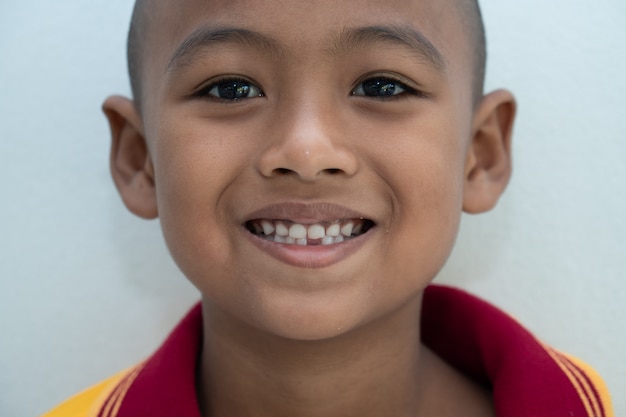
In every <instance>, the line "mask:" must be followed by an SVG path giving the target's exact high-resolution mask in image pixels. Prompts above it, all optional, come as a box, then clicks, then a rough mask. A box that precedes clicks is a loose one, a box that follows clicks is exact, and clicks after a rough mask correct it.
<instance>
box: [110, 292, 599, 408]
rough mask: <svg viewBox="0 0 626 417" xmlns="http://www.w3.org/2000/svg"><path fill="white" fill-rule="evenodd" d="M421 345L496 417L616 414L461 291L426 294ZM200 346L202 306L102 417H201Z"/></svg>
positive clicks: (577, 371) (499, 315)
mask: <svg viewBox="0 0 626 417" xmlns="http://www.w3.org/2000/svg"><path fill="white" fill-rule="evenodd" d="M422 340H423V341H424V343H425V344H426V345H428V346H429V347H430V348H431V349H432V350H433V351H434V352H436V353H437V354H438V355H439V356H441V357H442V358H443V359H445V360H446V361H447V362H449V363H450V364H451V365H453V366H454V367H455V368H457V369H459V370H461V371H463V372H465V373H466V374H468V375H469V376H470V377H472V378H474V379H475V380H477V381H479V382H481V383H483V384H485V385H486V386H490V387H492V390H493V398H494V404H495V408H496V414H497V415H498V416H506V417H529V416H550V417H560V416H563V417H583V416H584V417H604V416H608V415H610V414H611V413H610V411H607V410H608V409H609V408H610V406H608V405H607V404H608V403H603V400H602V398H601V396H600V393H599V390H598V389H597V388H596V385H595V384H594V383H595V382H597V381H596V380H595V379H594V378H593V377H592V376H590V375H589V374H588V373H586V372H585V370H584V369H582V368H581V367H580V366H579V364H578V363H577V362H576V363H575V362H573V360H572V359H570V358H568V357H566V356H564V355H563V354H561V353H559V352H557V351H555V350H553V349H551V348H549V347H547V346H545V345H544V344H542V343H541V342H539V341H538V340H537V339H535V337H534V336H533V335H532V334H530V333H529V332H528V331H527V330H526V329H524V328H523V327H522V326H520V325H519V324H518V323H517V322H516V321H515V320H514V319H512V318H511V317H510V316H508V315H507V314H505V313H503V312H502V311H500V310H498V309H496V308H495V307H493V306H492V305H490V304H488V303H486V302H484V301H482V300H480V299H478V298H476V297H474V296H472V295H470V294H468V293H465V292H463V291H460V290H456V289H452V288H448V287H441V286H430V287H429V288H428V289H426V292H425V295H424V301H423V312H422ZM201 344H202V313H201V307H200V305H197V306H195V307H194V308H193V309H192V310H191V311H190V312H189V314H188V315H187V316H186V317H185V318H184V319H183V320H182V322H181V323H180V324H179V325H178V326H177V327H176V329H175V330H174V331H173V332H172V334H171V335H170V336H169V337H168V339H167V340H166V341H165V343H164V344H163V345H162V346H161V347H160V348H159V350H158V351H157V352H156V353H155V354H154V355H152V356H151V357H150V358H149V359H148V360H147V361H146V362H144V363H143V364H142V365H140V366H139V367H138V368H137V369H136V371H135V372H131V373H129V374H128V376H127V377H126V378H124V379H123V380H122V381H121V382H120V384H119V385H118V387H117V389H116V390H114V391H113V393H112V395H111V397H110V398H109V400H108V401H107V402H105V405H104V407H103V408H102V410H101V411H100V413H99V414H98V417H174V416H176V417H181V416H184V417H200V412H199V408H198V402H197V398H196V389H195V372H196V363H197V359H198V355H199V353H200V347H201ZM113 403H115V406H112V404H113Z"/></svg>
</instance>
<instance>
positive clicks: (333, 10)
mask: <svg viewBox="0 0 626 417" xmlns="http://www.w3.org/2000/svg"><path fill="white" fill-rule="evenodd" d="M145 3H146V6H145V7H147V8H148V9H147V10H146V13H147V14H148V16H149V19H148V22H150V23H149V25H148V27H145V28H144V30H147V31H149V36H146V37H145V39H147V40H148V42H147V45H144V52H145V53H146V56H145V58H146V59H147V60H148V61H150V62H151V63H153V64H156V62H155V60H156V61H158V62H160V63H161V65H163V63H165V62H168V60H171V59H172V58H173V57H174V55H175V54H176V53H180V49H181V46H182V45H183V44H184V43H185V42H186V41H187V42H188V43H189V37H190V36H191V35H193V34H194V32H198V31H201V30H202V28H206V27H212V28H242V29H247V30H249V31H254V32H255V33H260V34H264V35H265V36H264V37H265V38H267V39H271V40H273V41H277V42H275V43H277V44H278V46H279V47H280V48H282V49H291V50H292V51H298V52H303V51H305V50H309V51H310V50H311V49H310V48H311V47H312V46H319V47H320V49H323V48H325V49H326V51H328V44H329V43H331V42H332V41H335V46H337V42H336V41H337V39H336V38H337V37H338V36H339V34H340V33H341V32H345V30H346V29H354V28H358V27H373V26H384V27H395V28H402V29H404V30H402V31H401V32H403V33H402V34H401V35H408V36H401V37H403V38H404V39H405V40H411V38H412V40H417V41H418V42H417V43H419V44H421V46H424V47H425V48H426V49H431V51H430V52H429V51H428V50H425V51H424V52H426V53H430V54H431V58H435V60H437V59H439V60H440V61H445V57H447V56H450V55H453V54H454V49H455V48H454V46H455V44H456V45H458V43H459V41H461V40H462V39H463V38H467V37H464V36H462V35H463V33H462V32H463V31H462V29H461V26H462V25H461V24H460V19H459V18H458V15H457V13H458V8H457V7H453V4H454V1H453V0H386V1H372V0H352V1H350V2H337V1H334V0H311V1H307V2H302V1H299V0H264V1H262V2H261V1H258V0H211V1H206V0H204V1H203V0H177V1H172V0H153V1H147V2H145ZM324 43H326V45H324ZM409 43H411V42H409ZM265 44H266V45H269V43H267V42H266V43H265ZM413 45H415V43H414V42H413ZM409 46H410V45H409ZM418 46H419V45H418ZM322 47H323V48H322ZM273 49H278V48H273ZM177 50H178V52H176V51H177ZM433 52H434V53H433ZM439 52H441V53H440V55H441V56H437V55H438V53H439Z"/></svg>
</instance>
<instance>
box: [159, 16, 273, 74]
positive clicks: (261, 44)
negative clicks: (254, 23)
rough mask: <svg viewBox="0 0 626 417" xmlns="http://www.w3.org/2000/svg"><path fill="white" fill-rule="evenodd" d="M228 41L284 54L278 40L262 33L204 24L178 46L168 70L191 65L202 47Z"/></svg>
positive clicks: (270, 52)
mask: <svg viewBox="0 0 626 417" xmlns="http://www.w3.org/2000/svg"><path fill="white" fill-rule="evenodd" d="M228 43H234V44H240V45H246V46H251V47H253V48H258V49H261V50H264V51H265V52H267V53H269V54H270V55H272V56H281V55H282V48H281V47H280V45H279V44H278V42H276V41H274V40H273V39H271V38H269V37H267V36H265V35H263V34H261V33H258V32H254V31H252V30H248V29H242V28H231V27H212V26H204V27H201V28H200V29H198V30H196V31H194V32H193V33H192V34H191V35H189V36H188V37H187V38H186V39H185V40H184V41H183V42H182V43H181V44H180V46H179V47H178V48H176V51H175V52H174V54H173V55H172V58H171V59H170V61H169V63H168V65H167V69H166V72H171V71H174V70H175V69H177V68H179V67H184V66H186V65H189V64H190V63H192V62H193V59H194V57H196V56H197V55H198V52H199V51H200V50H202V49H206V48H210V47H211V46H217V45H220V44H228Z"/></svg>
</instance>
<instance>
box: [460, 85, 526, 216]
mask: <svg viewBox="0 0 626 417" xmlns="http://www.w3.org/2000/svg"><path fill="white" fill-rule="evenodd" d="M515 112H516V104H515V98H514V97H513V95H512V94H511V93H510V92H508V91H506V90H498V91H494V92H493V93H490V94H488V95H486V96H485V97H483V100H482V102H481V103H480V106H479V107H478V109H477V111H476V112H475V114H474V123H473V129H472V132H473V135H472V140H471V143H470V145H469V148H468V155H467V161H466V165H465V185H464V194H463V210H464V211H465V212H467V213H481V212H485V211H488V210H491V209H492V208H493V207H494V206H495V205H496V203H497V202H498V199H499V198H500V195H502V193H503V192H504V189H505V188H506V186H507V184H508V182H509V179H510V177H511V135H512V132H513V122H514V119H515Z"/></svg>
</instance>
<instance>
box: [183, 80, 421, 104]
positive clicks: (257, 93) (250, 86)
mask: <svg viewBox="0 0 626 417" xmlns="http://www.w3.org/2000/svg"><path fill="white" fill-rule="evenodd" d="M368 82H369V83H371V84H378V87H380V88H383V89H384V87H385V86H389V85H391V84H393V88H394V91H392V94H389V95H367V94H366V89H367V88H368V87H366V83H368ZM237 83H238V84H241V87H240V88H244V89H246V90H247V91H246V93H248V94H249V93H250V90H252V92H253V95H252V96H251V97H233V98H222V97H218V96H216V95H215V94H214V93H212V92H213V91H214V90H215V89H219V88H220V87H223V86H225V85H226V84H231V88H233V87H232V85H234V84H237ZM407 84H408V81H405V80H404V78H403V77H400V76H395V75H393V76H392V75H375V76H367V77H365V78H363V79H361V80H360V81H358V82H357V83H356V85H355V86H354V87H353V88H352V90H351V92H350V95H351V96H354V97H364V98H368V99H373V100H379V101H390V100H399V99H402V98H407V96H416V97H421V98H427V94H425V93H424V92H422V91H420V90H418V89H416V88H413V87H409V86H408V85H407ZM371 86H372V85H370V87H371ZM224 88H228V87H227V86H226V87H224ZM397 88H399V89H401V90H402V91H400V92H399V93H397V94H394V93H395V89H397ZM240 92H241V91H240ZM218 93H219V91H218ZM192 97H193V98H202V99H205V100H210V101H214V102H218V103H225V104H232V103H238V102H240V101H242V100H247V99H252V98H258V97H265V93H264V92H263V90H261V88H260V87H258V86H257V85H256V83H255V82H253V81H250V80H249V79H246V78H243V77H236V76H233V77H224V78H221V79H219V80H216V81H214V82H212V83H210V84H208V85H206V86H204V87H202V88H200V89H199V90H198V91H196V92H195V93H193V94H192Z"/></svg>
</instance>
